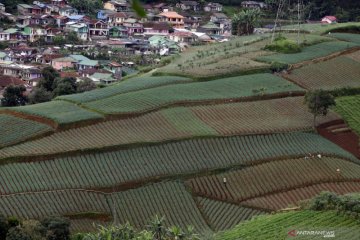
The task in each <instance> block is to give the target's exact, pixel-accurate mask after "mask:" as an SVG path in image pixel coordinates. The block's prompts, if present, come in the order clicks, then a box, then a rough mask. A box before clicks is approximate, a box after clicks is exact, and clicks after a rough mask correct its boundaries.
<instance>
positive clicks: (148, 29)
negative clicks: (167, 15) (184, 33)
mask: <svg viewBox="0 0 360 240" xmlns="http://www.w3.org/2000/svg"><path fill="white" fill-rule="evenodd" d="M143 27H144V35H145V36H154V35H163V36H167V35H169V32H170V29H171V26H170V25H169V24H168V23H166V22H145V23H144V24H143Z"/></svg>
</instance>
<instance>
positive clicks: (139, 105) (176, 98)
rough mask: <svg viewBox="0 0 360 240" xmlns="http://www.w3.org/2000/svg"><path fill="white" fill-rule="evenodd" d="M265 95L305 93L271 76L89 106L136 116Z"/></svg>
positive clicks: (154, 90)
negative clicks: (160, 110) (201, 103)
mask: <svg viewBox="0 0 360 240" xmlns="http://www.w3.org/2000/svg"><path fill="white" fill-rule="evenodd" d="M261 89H263V92H261V94H266V95H271V94H280V93H288V92H302V91H303V89H301V88H300V87H298V86H296V85H294V84H292V83H289V82H287V81H284V80H283V79H281V78H279V77H277V76H274V75H271V74H256V75H249V76H240V77H232V78H225V79H218V80H216V81H209V82H197V83H187V84H177V85H170V86H163V87H157V88H152V89H146V90H141V91H136V92H131V93H126V94H121V95H116V96H113V97H109V98H105V99H101V100H98V101H94V102H90V103H86V104H85V106H86V107H88V108H90V109H94V110H96V111H101V112H103V113H105V114H132V113H139V112H146V111H149V110H153V109H158V108H161V107H165V106H169V105H174V104H186V103H191V102H202V101H215V100H227V99H239V98H244V99H246V98H247V97H252V96H254V95H258V94H259V91H260V90H261Z"/></svg>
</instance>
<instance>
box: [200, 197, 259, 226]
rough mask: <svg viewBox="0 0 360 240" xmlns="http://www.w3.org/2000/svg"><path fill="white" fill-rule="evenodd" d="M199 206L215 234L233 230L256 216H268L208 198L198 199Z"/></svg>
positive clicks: (257, 211)
mask: <svg viewBox="0 0 360 240" xmlns="http://www.w3.org/2000/svg"><path fill="white" fill-rule="evenodd" d="M198 206H199V208H200V211H201V212H202V214H203V215H204V217H205V219H208V221H209V223H210V226H211V227H212V229H214V230H215V232H218V231H222V230H225V229H230V228H233V227H234V226H235V225H237V224H239V223H240V222H243V221H246V220H250V219H251V218H252V217H254V216H257V215H260V214H266V212H263V211H259V210H255V209H251V208H246V207H242V206H239V205H235V204H231V203H225V202H220V201H215V200H211V199H208V198H198Z"/></svg>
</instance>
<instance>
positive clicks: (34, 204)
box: [0, 190, 109, 218]
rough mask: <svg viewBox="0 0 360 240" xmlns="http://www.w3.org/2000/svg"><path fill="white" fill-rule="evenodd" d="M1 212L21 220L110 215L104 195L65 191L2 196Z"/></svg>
mask: <svg viewBox="0 0 360 240" xmlns="http://www.w3.org/2000/svg"><path fill="white" fill-rule="evenodd" d="M0 212H1V213H2V214H4V215H5V216H17V217H19V218H43V217H47V216H53V215H67V214H75V213H89V212H98V213H109V206H108V204H107V202H106V198H105V195H104V194H103V193H97V192H89V191H78V190H64V191H53V192H40V193H35V192H34V193H26V194H12V195H0Z"/></svg>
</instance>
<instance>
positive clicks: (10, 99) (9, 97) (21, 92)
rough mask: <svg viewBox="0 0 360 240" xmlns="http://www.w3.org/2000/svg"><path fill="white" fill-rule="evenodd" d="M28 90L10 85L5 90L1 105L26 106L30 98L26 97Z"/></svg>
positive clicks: (22, 86)
mask: <svg viewBox="0 0 360 240" xmlns="http://www.w3.org/2000/svg"><path fill="white" fill-rule="evenodd" d="M25 91H26V88H25V86H24V85H20V86H14V85H9V86H8V87H6V88H5V90H4V93H3V98H2V99H1V105H2V106H4V107H14V106H22V105H25V104H26V103H27V101H28V98H27V97H26V96H25Z"/></svg>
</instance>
